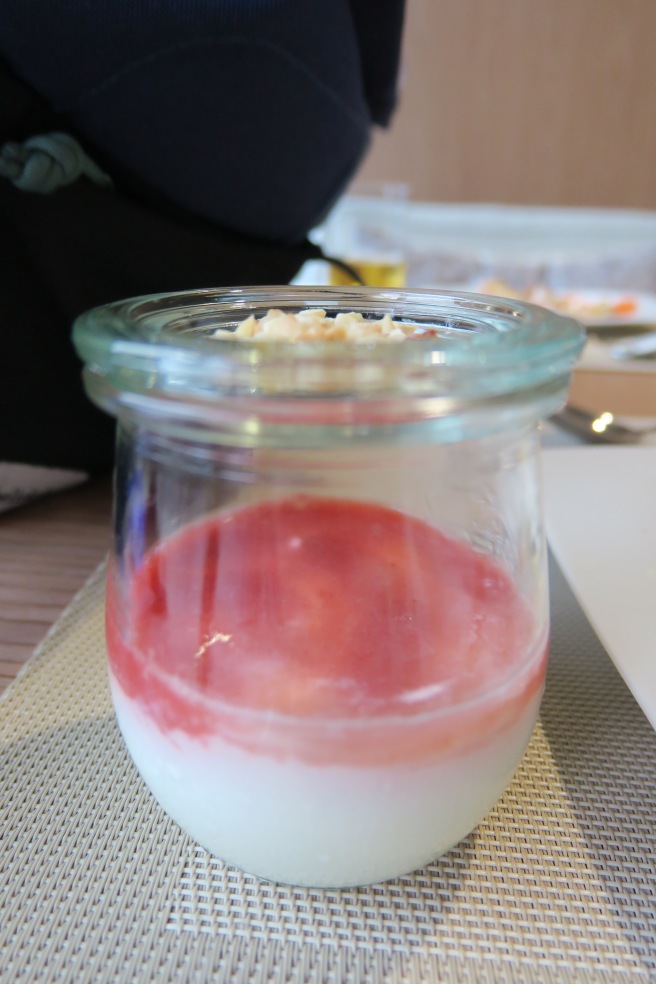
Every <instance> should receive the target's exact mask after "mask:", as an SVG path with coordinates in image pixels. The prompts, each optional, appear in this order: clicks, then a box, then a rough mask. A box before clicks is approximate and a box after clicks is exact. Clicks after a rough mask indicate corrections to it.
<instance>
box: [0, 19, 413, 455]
mask: <svg viewBox="0 0 656 984" xmlns="http://www.w3.org/2000/svg"><path fill="white" fill-rule="evenodd" d="M403 6H404V4H403V0H330V2H329V3H326V0H215V2H214V3H208V2H205V0H186V2H185V3H175V2H172V0H145V2H138V0H129V2H123V3H113V4H108V3H103V2H101V0H98V2H94V3H89V2H88V0H71V2H69V3H66V4H51V3H48V2H47V0H28V2H25V0H4V3H3V4H2V5H1V6H0V230H1V232H2V239H3V249H2V263H1V264H0V311H1V312H2V320H3V326H2V331H0V366H1V367H2V370H0V371H2V372H4V373H5V379H4V380H3V382H2V385H0V420H1V421H2V422H3V424H2V427H0V461H4V462H23V463H26V464H31V465H41V466H43V465H45V466H52V467H62V468H68V469H82V470H84V471H85V472H95V471H99V470H103V469H105V468H107V467H109V466H110V465H111V461H112V456H113V447H112V442H113V423H112V421H111V420H110V419H109V418H105V417H104V415H102V414H101V413H100V412H99V411H97V410H96V409H95V408H94V407H93V406H92V405H91V404H90V402H89V401H88V400H87V399H86V397H85V395H84V393H83V390H82V384H81V377H80V365H79V362H78V360H77V357H76V356H75V354H74V352H73V349H72V346H71V343H70V327H71V323H72V321H73V319H74V318H75V317H76V316H77V315H78V314H80V313H81V312H82V311H83V310H86V309H88V308H90V307H93V306H96V305H98V304H103V303H107V302H109V301H112V300H118V299H120V298H123V297H129V296H133V295H137V294H142V293H154V292H160V291H169V290H180V289H191V288H195V287H221V286H229V285H247V284H256V283H285V282H288V281H289V280H290V279H291V278H292V277H293V276H294V275H295V273H296V272H297V271H298V269H299V268H300V267H301V266H302V264H303V262H304V261H305V260H306V259H308V258H311V257H312V256H316V255H317V247H316V246H314V245H313V244H311V243H310V242H309V241H308V239H307V234H308V232H309V230H310V229H312V228H313V227H314V226H315V225H316V224H318V223H319V222H320V221H321V220H322V219H323V218H324V217H325V215H326V214H327V212H328V211H329V210H330V208H331V207H332V205H333V204H334V202H335V201H336V199H337V198H338V197H339V195H340V194H341V193H342V192H343V190H344V188H345V186H346V185H347V183H348V182H349V180H350V179H351V178H352V177H353V175H354V173H355V171H356V170H357V168H358V165H359V164H360V162H361V160H362V158H363V156H364V154H365V152H366V150H367V147H368V144H369V140H370V136H371V131H372V127H373V126H375V125H380V126H386V125H387V124H388V123H389V121H390V118H391V116H392V113H393V110H394V106H395V100H396V90H397V75H398V65H399V50H400V41H401V34H402V25H403Z"/></svg>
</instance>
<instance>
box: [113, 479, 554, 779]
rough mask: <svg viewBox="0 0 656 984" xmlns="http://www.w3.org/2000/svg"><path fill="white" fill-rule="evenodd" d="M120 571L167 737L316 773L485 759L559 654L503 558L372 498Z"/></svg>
mask: <svg viewBox="0 0 656 984" xmlns="http://www.w3.org/2000/svg"><path fill="white" fill-rule="evenodd" d="M124 590H126V591H127V598H124V597H122V596H121V588H120V586H119V585H118V584H117V582H116V580H115V579H114V578H113V577H110V579H109V588H108V605H107V639H108V649H109V660H110V667H111V671H112V674H113V676H114V678H115V681H116V683H117V684H118V686H119V687H120V688H121V690H122V691H123V693H124V694H125V696H126V697H128V698H132V699H134V700H136V701H137V702H138V704H139V705H140V706H141V708H142V711H143V712H144V713H145V714H146V715H147V717H148V718H149V719H150V720H151V721H152V723H153V724H154V725H155V726H156V727H157V729H159V730H160V731H161V732H163V733H173V732H179V733H182V734H186V736H188V737H192V738H196V739H198V740H199V741H201V742H202V741H208V740H210V739H211V737H212V736H217V735H219V736H221V737H222V738H224V739H225V740H227V741H229V742H232V743H234V744H236V745H239V746H241V747H242V748H244V749H248V750H250V751H255V752H259V753H262V754H265V755H270V756H274V757H278V758H280V757H288V756H292V757H293V758H297V759H299V760H301V761H305V762H308V763H311V764H322V763H326V764H343V763H348V764H351V765H353V764H359V765H385V764H395V763H402V762H404V761H420V760H421V761H423V760H426V759H431V758H434V757H436V756H443V755H445V754H447V755H448V754H451V753H454V752H456V751H463V750H468V749H471V748H473V747H476V746H477V745H479V744H481V743H484V742H486V741H487V740H488V738H489V737H490V736H491V735H494V734H497V733H500V732H502V731H503V730H504V729H505V728H506V727H509V726H511V725H513V724H514V723H515V721H516V719H517V718H518V717H519V716H520V715H522V714H523V713H524V711H525V709H526V707H527V705H528V704H529V703H530V702H531V701H532V700H533V699H534V698H535V697H536V694H537V693H538V691H539V689H540V688H541V685H542V680H543V676H544V668H545V659H546V652H545V648H546V647H545V644H544V641H542V642H541V643H540V644H539V646H538V648H537V651H536V639H535V627H534V624H533V619H532V617H531V616H530V613H529V611H528V607H527V605H526V604H525V602H524V601H523V600H522V599H521V598H520V597H519V595H518V593H517V591H516V589H515V587H514V585H513V582H512V579H511V578H510V577H509V575H508V574H507V573H506V572H505V571H504V570H503V569H502V567H501V566H500V565H499V564H498V563H497V562H496V561H495V560H494V559H492V558H490V557H489V556H486V555H484V554H481V553H478V552H477V551H475V550H474V549H472V548H471V547H470V546H469V545H467V544H465V543H463V542H459V541H456V540H454V539H451V538H449V537H447V536H445V535H443V534H442V533H441V532H439V531H438V530H436V529H434V528H433V527H431V526H429V525H427V524H426V523H425V522H423V521H421V520H418V519H415V518H412V517H410V516H407V515H405V514H403V513H401V512H398V511H396V510H393V509H390V508H387V507H384V506H379V505H374V504H369V503H363V502H354V501H343V500H339V499H329V498H312V497H306V496H298V497H294V498H285V499H280V500H273V501H268V502H265V503H262V504H258V505H255V506H250V507H245V508H242V509H241V510H236V511H234V512H227V513H224V514H220V513H218V514H215V515H212V516H210V517H208V518H206V519H204V520H202V521H200V522H197V523H195V524H192V525H190V526H188V527H186V528H185V529H184V530H182V531H181V532H179V533H177V534H175V535H173V536H171V537H169V538H168V539H165V540H163V541H162V542H161V543H160V544H158V545H157V546H156V547H155V548H153V549H152V550H151V551H150V552H149V553H148V554H147V555H146V557H145V558H144V560H143V562H142V564H141V566H139V567H138V568H137V569H136V571H135V572H134V574H133V575H132V577H131V579H130V580H129V582H128V583H127V585H126V587H125V589H124Z"/></svg>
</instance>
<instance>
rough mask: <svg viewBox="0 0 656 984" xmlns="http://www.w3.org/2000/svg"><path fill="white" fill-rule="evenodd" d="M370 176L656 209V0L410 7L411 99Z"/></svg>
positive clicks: (451, 194) (467, 191)
mask: <svg viewBox="0 0 656 984" xmlns="http://www.w3.org/2000/svg"><path fill="white" fill-rule="evenodd" d="M359 177H362V178H372V179H373V178H383V179H390V180H405V181H408V182H409V183H410V185H411V193H412V197H413V198H415V199H425V200H437V201H497V202H509V203H517V204H547V205H548V204H561V205H604V206H627V207H641V208H656V0H408V6H407V15H406V29H405V34H404V54H403V66H402V83H401V101H400V104H399V108H398V110H397V113H396V115H395V117H394V120H393V123H392V127H391V129H390V130H389V131H387V132H380V133H378V134H377V135H376V137H375V140H374V143H373V145H372V148H371V151H370V153H369V155H368V157H367V160H366V161H365V163H364V165H363V167H362V169H361V171H360V174H359Z"/></svg>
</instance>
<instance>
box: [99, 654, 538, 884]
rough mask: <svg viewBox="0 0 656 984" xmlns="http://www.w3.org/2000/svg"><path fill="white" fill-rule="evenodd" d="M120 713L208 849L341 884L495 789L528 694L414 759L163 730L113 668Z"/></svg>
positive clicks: (141, 757)
mask: <svg viewBox="0 0 656 984" xmlns="http://www.w3.org/2000/svg"><path fill="white" fill-rule="evenodd" d="M110 679H111V683H112V694H113V698H114V706H115V709H116V716H117V718H118V723H119V726H120V728H121V731H122V733H123V737H124V739H125V742H126V745H127V747H128V750H129V752H130V754H131V756H132V758H133V760H134V762H135V765H136V766H137V768H138V769H139V772H140V773H141V775H142V776H143V778H144V780H145V782H146V784H147V786H148V787H149V789H150V790H151V792H152V793H153V794H154V796H155V798H156V799H157V800H158V802H159V803H160V805H161V806H162V807H163V808H164V810H165V811H166V812H167V813H168V814H169V815H170V816H171V817H172V818H173V819H174V820H175V821H176V822H177V823H178V824H179V825H180V826H181V827H182V828H183V830H185V831H186V832H187V833H188V834H190V835H191V837H193V838H194V840H196V841H197V842H198V843H199V844H201V845H202V846H203V847H205V848H206V849H207V850H208V851H210V852H211V853H212V854H215V855H217V856H218V857H220V858H222V859H223V860H224V861H226V862H228V863H229V864H232V865H235V866H236V867H238V868H241V869H242V870H244V871H247V872H250V873H252V874H255V875H258V876H260V877H262V878H267V879H270V880H272V881H279V882H285V883H288V884H294V885H307V886H315V887H344V888H345V887H348V886H354V885H366V884H371V883H373V882H379V881H385V880H386V879H389V878H395V877H397V876H399V875H402V874H405V873H407V872H410V871H414V870H415V869H417V868H420V867H422V866H423V865H425V864H426V863H428V862H429V861H431V860H432V859H433V858H435V857H437V856H438V855H440V854H443V853H444V852H445V851H447V850H448V849H449V848H450V847H452V846H453V845H454V844H456V843H457V842H458V841H460V840H461V839H462V838H463V837H465V836H466V835H467V834H468V833H469V832H470V831H471V830H473V829H474V827H475V826H476V825H477V824H478V823H479V821H480V820H482V819H483V817H484V816H485V814H486V813H487V812H488V810H489V809H490V808H491V807H492V806H493V805H494V803H495V802H496V800H497V799H498V798H499V797H500V795H501V794H502V792H503V790H504V789H505V787H506V786H507V784H508V782H509V781H510V779H511V777H512V774H513V772H514V770H515V768H516V767H517V765H518V763H519V761H520V759H521V757H522V755H523V753H524V749H525V747H526V744H527V742H528V740H529V737H530V735H531V732H532V730H533V727H534V724H535V721H536V718H537V714H538V708H539V703H540V694H539V693H538V694H537V695H536V696H535V697H534V698H533V699H532V700H531V701H530V702H529V703H528V704H527V706H526V708H525V710H524V712H523V713H522V714H521V715H520V716H519V717H518V719H517V720H516V721H515V723H514V724H513V725H512V726H511V727H509V728H507V729H506V730H505V731H504V732H503V733H502V734H499V735H495V736H494V738H493V739H491V740H490V741H489V742H487V743H485V744H483V745H482V746H481V747H479V748H476V749H474V750H469V751H467V752H466V753H460V754H457V755H452V756H449V757H445V758H443V759H441V760H437V761H432V762H428V763H427V762H420V763H418V764H416V765H412V764H408V763H406V764H403V765H394V766H376V765H372V766H363V765H353V766H342V765H339V766H329V765H312V764H308V763H306V762H302V761H299V760H297V759H292V758H289V759H286V760H280V759H277V758H273V757H270V756H267V755H263V754H257V753H254V752H252V751H247V750H246V749H243V748H241V747H240V746H239V745H236V744H233V743H231V742H227V741H225V739H223V738H221V737H220V736H212V737H211V738H203V739H199V738H194V737H190V736H189V735H187V734H185V733H183V732H180V731H174V732H170V733H167V734H165V733H163V732H162V731H161V730H160V729H159V728H158V727H157V726H156V725H155V724H154V723H153V722H152V721H151V720H150V719H149V717H148V716H147V714H146V713H145V712H144V710H143V708H142V706H141V705H140V704H139V703H138V702H137V701H135V700H132V699H131V698H129V697H127V695H126V694H125V693H124V692H123V691H122V689H121V688H120V686H119V685H118V683H117V682H116V680H115V679H113V678H112V675H111V673H110Z"/></svg>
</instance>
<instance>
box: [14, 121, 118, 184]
mask: <svg viewBox="0 0 656 984" xmlns="http://www.w3.org/2000/svg"><path fill="white" fill-rule="evenodd" d="M0 176H1V177H4V178H9V180H10V181H12V182H13V184H14V185H15V186H16V187H17V188H20V190H21V191H32V192H37V193H40V194H50V193H51V192H53V191H56V190H57V189H58V188H63V187H64V186H65V185H69V184H73V182H75V181H77V180H78V178H80V177H86V178H89V180H90V181H93V182H94V184H97V185H100V186H101V187H106V188H110V187H111V185H112V181H111V178H110V177H109V175H107V174H105V172H104V171H101V169H100V168H99V167H98V165H97V164H95V163H94V162H93V161H92V160H91V158H90V157H88V155H87V154H86V153H85V152H84V150H83V149H82V147H81V146H80V144H79V143H78V142H77V140H75V138H74V137H71V136H70V135H69V134H68V133H45V134H39V135H38V136H34V137H30V138H29V140H26V141H25V142H24V143H13V142H8V143H6V144H5V145H4V146H3V147H2V148H1V149H0Z"/></svg>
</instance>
